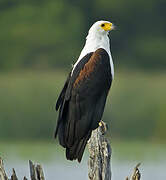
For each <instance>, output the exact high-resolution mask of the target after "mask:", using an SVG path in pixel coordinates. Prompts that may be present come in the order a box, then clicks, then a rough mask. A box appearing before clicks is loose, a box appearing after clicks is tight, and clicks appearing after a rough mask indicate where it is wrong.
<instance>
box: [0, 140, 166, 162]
mask: <svg viewBox="0 0 166 180" xmlns="http://www.w3.org/2000/svg"><path fill="white" fill-rule="evenodd" d="M111 145H112V155H113V161H115V160H116V161H117V160H119V161H123V160H124V161H126V160H127V161H133V160H134V161H138V162H139V161H142V162H147V161H160V163H161V162H162V160H163V161H164V160H165V159H163V155H164V154H165V152H166V145H164V144H160V143H151V142H139V141H123V142H122V141H118V140H117V139H114V140H113V141H111ZM0 147H1V152H0V156H1V157H2V158H3V159H5V160H7V159H10V160H11V159H12V158H13V157H17V158H19V159H24V160H29V159H32V160H33V161H36V162H39V161H48V162H50V161H54V162H55V160H56V161H58V160H60V161H61V160H62V159H65V158H64V156H65V152H64V149H63V148H62V147H61V146H59V145H56V144H55V142H50V141H38V140H37V141H14V142H12V141H5V142H2V141H1V143H0ZM34 152H35V153H34ZM84 156H85V158H86V157H88V153H87V149H86V151H85V154H84Z"/></svg>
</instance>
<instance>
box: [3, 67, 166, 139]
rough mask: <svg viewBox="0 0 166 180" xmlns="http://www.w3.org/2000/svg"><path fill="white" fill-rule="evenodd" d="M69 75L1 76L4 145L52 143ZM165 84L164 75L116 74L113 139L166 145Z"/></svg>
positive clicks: (110, 105)
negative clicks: (20, 141)
mask: <svg viewBox="0 0 166 180" xmlns="http://www.w3.org/2000/svg"><path fill="white" fill-rule="evenodd" d="M66 75H67V73H66V72H65V71H55V72H39V71H38V72H32V71H29V72H24V73H23V72H19V73H18V72H16V73H1V74H0V82H1V84H0V87H1V88H0V99H1V101H0V137H1V139H3V138H5V139H7V138H10V139H11V138H13V139H16V138H18V139H24V138H26V139H32V138H36V139H40V138H41V139H52V138H53V132H54V128H55V123H56V116H57V113H56V112H55V109H54V106H55V102H56V99H57V97H58V94H59V92H60V90H61V88H62V86H63V83H64V81H65V78H66ZM154 82H155V83H154ZM165 82H166V74H164V73H145V72H138V71H130V72H129V71H125V70H120V71H119V72H116V76H115V81H114V82H113V86H112V89H111V92H110V97H109V98H108V101H107V106H106V110H105V113H104V118H103V119H104V121H106V122H107V123H108V125H109V126H111V127H110V130H111V133H109V132H108V135H110V134H111V137H114V138H130V139H136V138H138V139H142V140H143V139H150V140H160V141H162V140H165V138H166V132H165V128H164V127H165V126H166V124H165V117H166V111H165V109H166V103H165V102H164V101H163V99H166V94H165V89H166V84H165Z"/></svg>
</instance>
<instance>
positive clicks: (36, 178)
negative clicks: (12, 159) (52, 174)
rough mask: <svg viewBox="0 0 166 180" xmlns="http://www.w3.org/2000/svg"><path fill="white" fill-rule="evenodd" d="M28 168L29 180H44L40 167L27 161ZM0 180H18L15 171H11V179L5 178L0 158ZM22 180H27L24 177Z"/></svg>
mask: <svg viewBox="0 0 166 180" xmlns="http://www.w3.org/2000/svg"><path fill="white" fill-rule="evenodd" d="M29 168H30V176H31V180H45V178H44V173H43V169H42V167H41V165H39V164H37V165H35V164H33V162H32V161H29ZM0 180H18V178H17V175H16V172H15V170H14V169H13V172H12V175H11V178H8V177H7V174H6V172H5V169H4V165H3V160H2V159H1V158H0ZM23 180H28V179H27V178H26V177H24V178H23Z"/></svg>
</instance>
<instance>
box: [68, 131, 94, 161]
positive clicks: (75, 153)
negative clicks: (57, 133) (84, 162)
mask: <svg viewBox="0 0 166 180" xmlns="http://www.w3.org/2000/svg"><path fill="white" fill-rule="evenodd" d="M90 136H91V132H89V133H88V134H87V135H86V137H84V138H82V139H81V140H80V141H79V142H78V141H77V142H76V143H74V145H73V146H72V147H69V148H66V158H67V159H68V160H76V159H77V160H78V162H81V159H82V156H83V153H84V150H85V147H86V144H87V141H88V140H89V138H90Z"/></svg>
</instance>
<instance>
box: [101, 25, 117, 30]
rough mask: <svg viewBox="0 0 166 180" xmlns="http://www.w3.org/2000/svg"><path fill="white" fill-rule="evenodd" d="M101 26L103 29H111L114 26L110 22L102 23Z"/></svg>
mask: <svg viewBox="0 0 166 180" xmlns="http://www.w3.org/2000/svg"><path fill="white" fill-rule="evenodd" d="M101 27H102V29H104V30H105V31H111V30H113V29H115V26H114V25H113V24H112V23H102V24H101Z"/></svg>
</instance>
